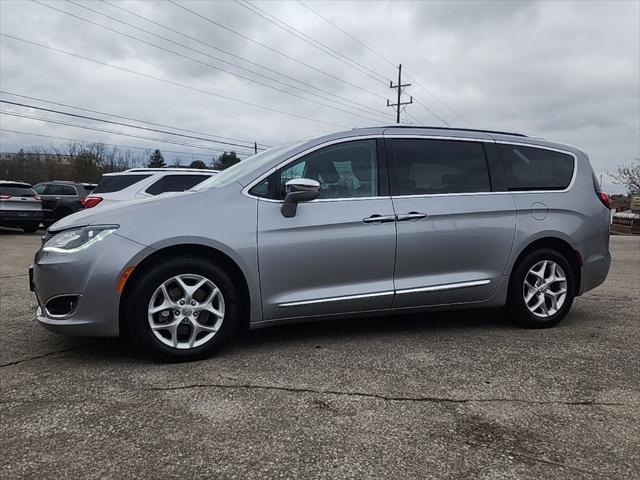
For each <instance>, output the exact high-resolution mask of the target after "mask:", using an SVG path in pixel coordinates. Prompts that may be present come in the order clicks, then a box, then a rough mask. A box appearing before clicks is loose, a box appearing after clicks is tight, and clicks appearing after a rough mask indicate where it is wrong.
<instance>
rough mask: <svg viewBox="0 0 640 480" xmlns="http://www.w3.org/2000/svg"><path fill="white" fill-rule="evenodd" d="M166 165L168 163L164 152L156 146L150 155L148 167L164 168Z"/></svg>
mask: <svg viewBox="0 0 640 480" xmlns="http://www.w3.org/2000/svg"><path fill="white" fill-rule="evenodd" d="M166 166H167V164H166V163H164V157H163V156H162V153H160V150H158V149H157V148H156V149H155V150H154V152H153V153H152V154H151V156H150V157H149V162H148V163H147V167H149V168H164V167H166Z"/></svg>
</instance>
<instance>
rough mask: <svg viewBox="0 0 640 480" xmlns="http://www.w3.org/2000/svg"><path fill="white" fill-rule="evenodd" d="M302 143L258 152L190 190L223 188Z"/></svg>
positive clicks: (288, 144)
mask: <svg viewBox="0 0 640 480" xmlns="http://www.w3.org/2000/svg"><path fill="white" fill-rule="evenodd" d="M302 143H303V142H294V143H287V144H285V145H279V146H277V147H273V148H270V149H269V150H265V151H264V152H260V153H258V154H257V155H254V156H253V157H249V158H247V159H246V160H242V161H241V162H239V163H236V164H235V165H233V166H232V167H229V168H227V169H226V170H223V171H222V172H220V173H218V174H217V175H214V176H213V177H211V178H209V179H208V180H206V181H204V182H202V183H201V184H200V185H198V186H196V187H194V188H193V189H192V190H195V191H198V192H199V191H201V190H207V189H209V188H216V187H224V186H225V185H228V184H230V183H232V182H235V181H237V180H238V179H239V178H242V177H244V176H245V175H247V174H249V173H251V172H253V171H254V170H257V169H259V168H260V167H262V166H263V165H264V164H265V163H268V162H269V161H271V160H272V159H274V158H276V157H277V156H278V155H280V154H281V153H283V152H285V151H287V150H290V149H292V148H294V147H296V146H298V145H301V144H302Z"/></svg>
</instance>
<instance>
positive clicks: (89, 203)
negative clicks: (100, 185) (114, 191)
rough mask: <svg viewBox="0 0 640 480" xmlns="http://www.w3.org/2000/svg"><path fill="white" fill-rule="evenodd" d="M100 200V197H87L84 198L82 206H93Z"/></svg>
mask: <svg viewBox="0 0 640 480" xmlns="http://www.w3.org/2000/svg"><path fill="white" fill-rule="evenodd" d="M101 201H102V197H87V198H85V199H84V208H91V207H95V206H96V205H97V204H99V203H100V202H101Z"/></svg>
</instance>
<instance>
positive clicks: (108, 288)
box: [29, 233, 151, 337]
mask: <svg viewBox="0 0 640 480" xmlns="http://www.w3.org/2000/svg"><path fill="white" fill-rule="evenodd" d="M148 250H151V249H150V248H149V247H145V246H143V245H140V244H138V243H136V242H133V241H131V240H128V239H126V238H124V237H121V236H119V235H118V234H117V233H114V234H112V235H109V236H107V237H106V238H105V239H104V240H102V241H100V242H98V243H96V244H94V245H92V246H91V247H90V248H88V249H87V250H84V251H82V252H77V253H73V254H58V253H52V252H43V251H42V250H39V251H38V252H37V253H36V257H35V261H34V264H33V267H32V268H31V269H30V272H29V283H30V288H32V289H33V291H35V293H36V297H37V299H38V304H39V307H38V311H37V312H36V320H37V321H38V322H39V323H40V325H42V326H43V327H44V328H46V329H47V330H50V331H53V332H56V333H62V334H66V335H77V336H91V337H114V336H118V334H119V308H120V293H118V292H117V291H116V284H117V282H118V279H119V278H120V275H121V274H122V272H123V271H124V270H125V269H126V268H127V267H128V266H135V265H136V264H137V262H138V261H139V260H140V259H141V258H144V257H145V256H146V254H147V253H148V252H147V251H148ZM65 295H73V296H77V297H78V301H77V304H76V305H75V307H74V309H73V311H72V312H71V313H70V314H69V315H68V316H64V318H59V317H58V318H53V316H52V315H50V314H48V312H47V310H46V308H45V306H46V305H47V304H48V302H50V301H51V300H52V299H55V298H56V297H60V296H65Z"/></svg>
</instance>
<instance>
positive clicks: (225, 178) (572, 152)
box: [31, 126, 610, 360]
mask: <svg viewBox="0 0 640 480" xmlns="http://www.w3.org/2000/svg"><path fill="white" fill-rule="evenodd" d="M195 190H196V191H194V192H185V193H182V194H176V195H172V196H171V197H167V198H161V197H157V198H152V199H148V200H142V201H140V202H136V203H129V204H127V205H126V208H123V207H119V206H113V207H111V208H105V209H102V210H100V209H96V210H93V209H92V210H86V211H84V212H81V213H78V214H76V215H74V216H73V217H71V218H68V219H64V220H62V221H60V222H58V223H56V224H55V225H53V226H52V227H51V228H50V229H49V231H48V232H47V234H46V236H45V238H44V243H43V246H42V248H41V249H40V251H39V252H38V253H37V254H36V258H35V264H34V266H33V271H32V277H31V278H32V280H33V281H32V288H34V289H35V291H36V293H37V297H38V301H39V303H40V307H39V309H38V312H37V319H38V321H39V322H40V323H41V324H42V325H43V326H44V327H46V328H48V329H50V330H53V331H56V332H60V333H68V334H74V335H91V336H117V335H119V334H122V333H124V332H127V333H129V334H131V336H132V337H133V339H134V341H135V342H136V343H137V344H138V345H139V346H140V347H141V348H142V349H144V350H145V351H147V352H148V353H150V354H152V355H155V356H157V357H160V358H164V359H171V360H181V359H195V358H202V357H205V356H208V355H211V354H213V353H214V352H216V351H217V350H218V349H220V348H221V347H222V346H223V345H224V344H225V343H227V342H228V340H229V338H230V336H231V335H232V333H233V332H234V331H236V330H237V329H238V328H241V327H243V326H248V327H249V328H259V327H263V326H267V325H273V324H279V323H286V322H298V321H306V320H309V319H329V318H344V317H349V316H354V315H379V314H383V315H386V314H389V313H402V312H404V313H409V312H424V311H429V310H434V309H449V308H480V307H505V310H506V312H507V314H508V316H509V317H510V318H511V319H512V320H513V321H515V322H517V323H518V324H520V325H522V326H525V327H530V328H546V327H551V326H553V325H555V324H557V323H558V322H559V321H561V320H562V319H563V318H564V317H565V316H566V314H567V312H568V311H569V309H570V308H571V305H572V303H573V300H574V298H575V297H576V296H579V295H581V294H582V293H584V292H586V291H588V290H591V289H593V288H595V287H597V286H598V285H600V284H601V283H602V282H603V281H604V280H605V278H606V276H607V273H608V270H609V264H610V255H609V249H608V246H609V208H608V204H607V202H608V197H607V196H606V194H605V193H603V192H601V191H600V188H599V186H598V185H597V182H596V180H595V176H594V175H593V172H592V170H591V167H590V165H589V159H588V157H587V155H586V154H585V153H583V152H582V151H581V150H579V149H577V148H574V147H571V146H568V145H563V144H559V143H553V142H549V141H546V140H542V139H538V138H530V137H527V136H524V135H520V134H513V133H502V132H491V131H482V130H464V129H446V128H426V127H425V128H416V127H406V126H392V127H379V128H366V129H355V130H351V131H348V132H342V133H337V134H333V135H328V136H324V137H320V138H316V139H312V140H307V141H303V142H298V143H293V144H289V145H283V146H280V147H275V148H272V149H270V150H267V151H265V152H262V153H260V154H258V155H256V156H254V157H252V158H250V159H248V160H245V161H243V162H240V163H239V164H237V165H235V166H234V167H231V168H229V169H227V170H225V171H224V172H221V173H220V174H218V175H216V176H214V177H212V178H211V179H209V180H207V181H205V182H203V183H202V184H200V185H199V186H198V187H197V188H196V189H195Z"/></svg>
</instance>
